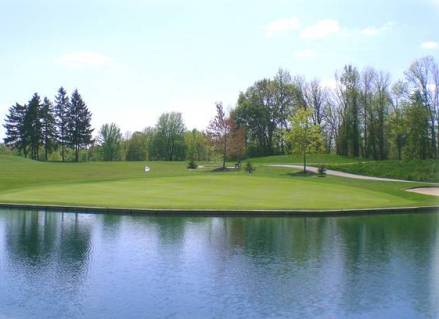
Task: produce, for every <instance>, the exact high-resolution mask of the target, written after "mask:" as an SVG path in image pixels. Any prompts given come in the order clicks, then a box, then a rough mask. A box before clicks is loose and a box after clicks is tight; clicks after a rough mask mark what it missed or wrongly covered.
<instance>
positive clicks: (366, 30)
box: [361, 22, 394, 37]
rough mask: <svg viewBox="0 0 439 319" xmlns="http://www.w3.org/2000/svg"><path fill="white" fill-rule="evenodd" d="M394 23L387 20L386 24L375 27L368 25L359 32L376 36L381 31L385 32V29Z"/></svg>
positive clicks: (388, 28)
mask: <svg viewBox="0 0 439 319" xmlns="http://www.w3.org/2000/svg"><path fill="white" fill-rule="evenodd" d="M393 25H394V23H393V22H387V23H386V24H384V25H382V26H380V27H376V26H369V27H366V28H364V29H362V30H361V34H363V35H366V36H370V37H371V36H376V35H378V34H380V33H382V32H385V31H387V30H390V28H391V27H392V26H393Z"/></svg>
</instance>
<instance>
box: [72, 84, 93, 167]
mask: <svg viewBox="0 0 439 319" xmlns="http://www.w3.org/2000/svg"><path fill="white" fill-rule="evenodd" d="M92 133H93V129H92V128H91V112H90V111H89V110H88V108H87V105H86V104H85V103H84V101H83V100H82V97H81V95H80V94H79V92H78V90H75V91H74V92H73V94H72V97H71V99H70V103H69V107H68V123H67V140H68V144H69V145H70V146H71V147H72V148H73V149H74V150H75V161H76V162H79V150H80V149H81V147H87V146H88V145H90V144H91V142H92Z"/></svg>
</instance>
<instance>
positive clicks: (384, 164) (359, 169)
mask: <svg viewBox="0 0 439 319" xmlns="http://www.w3.org/2000/svg"><path fill="white" fill-rule="evenodd" d="M327 166H328V168H331V169H335V170H339V171H343V172H348V173H354V174H361V175H367V176H381V177H391V178H398V179H407V180H414V181H426V182H439V161H437V160H424V161H390V160H389V161H370V162H357V163H352V164H343V163H333V164H329V165H327Z"/></svg>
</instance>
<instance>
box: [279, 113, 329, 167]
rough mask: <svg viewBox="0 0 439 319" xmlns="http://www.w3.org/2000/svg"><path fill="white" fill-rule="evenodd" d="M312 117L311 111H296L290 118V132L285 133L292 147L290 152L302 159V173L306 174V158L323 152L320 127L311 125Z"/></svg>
mask: <svg viewBox="0 0 439 319" xmlns="http://www.w3.org/2000/svg"><path fill="white" fill-rule="evenodd" d="M312 116H313V110H312V109H309V108H308V109H305V108H300V109H298V110H297V111H296V112H295V114H294V115H293V116H292V117H291V118H290V126H291V130H290V131H289V132H288V133H287V139H288V140H289V142H290V143H291V145H292V152H293V153H296V154H300V155H302V157H303V172H304V173H306V164H307V163H306V156H307V155H308V154H311V153H319V152H323V151H324V146H323V136H322V132H321V129H320V126H319V125H317V124H314V123H313V119H312Z"/></svg>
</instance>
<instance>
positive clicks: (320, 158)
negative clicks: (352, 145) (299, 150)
mask: <svg viewBox="0 0 439 319" xmlns="http://www.w3.org/2000/svg"><path fill="white" fill-rule="evenodd" d="M251 161H252V162H254V163H257V164H291V163H298V164H301V163H303V157H302V156H301V155H294V154H293V155H274V156H265V157H255V158H253V159H251ZM358 161H359V160H358V159H355V158H350V157H346V156H341V155H335V154H309V155H307V162H308V164H310V165H313V164H314V165H316V164H329V163H356V162H358Z"/></svg>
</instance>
